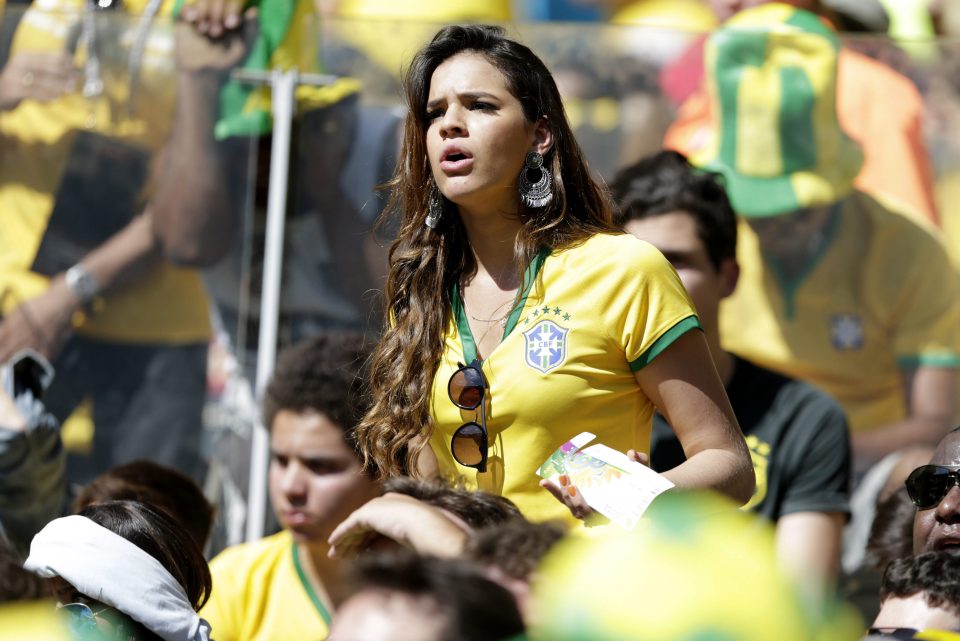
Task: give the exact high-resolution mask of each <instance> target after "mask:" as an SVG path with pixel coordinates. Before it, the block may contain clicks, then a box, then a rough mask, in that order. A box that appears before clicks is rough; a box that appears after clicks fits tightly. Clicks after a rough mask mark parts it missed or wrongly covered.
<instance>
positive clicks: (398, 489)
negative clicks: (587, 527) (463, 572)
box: [381, 476, 526, 528]
mask: <svg viewBox="0 0 960 641" xmlns="http://www.w3.org/2000/svg"><path fill="white" fill-rule="evenodd" d="M388 492H395V493H397V494H404V495H406V496H412V497H413V498H415V499H417V500H419V501H423V502H424V503H428V504H430V505H432V506H434V507H439V508H443V509H444V510H447V511H449V512H453V513H454V514H456V515H457V516H458V517H460V518H461V519H463V521H464V522H465V523H466V524H467V525H469V526H470V527H472V528H482V527H487V526H490V525H497V524H499V523H508V522H512V521H521V522H525V521H526V519H525V518H524V517H523V514H522V513H521V512H520V509H519V508H518V507H517V506H516V505H515V504H514V503H513V501H511V500H510V499H508V498H506V497H504V496H499V495H497V494H490V493H489V492H483V491H481V490H468V489H466V488H462V487H454V486H452V485H450V484H449V483H447V482H445V481H443V480H442V479H429V480H424V479H413V478H410V477H409V476H395V477H392V478H390V479H387V480H386V481H385V482H384V484H383V490H382V492H381V494H386V493H388Z"/></svg>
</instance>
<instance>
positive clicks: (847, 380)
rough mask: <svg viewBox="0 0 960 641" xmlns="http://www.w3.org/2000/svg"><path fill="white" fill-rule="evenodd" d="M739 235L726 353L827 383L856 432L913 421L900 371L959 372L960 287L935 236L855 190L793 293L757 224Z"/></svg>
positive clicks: (723, 325)
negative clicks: (921, 366)
mask: <svg viewBox="0 0 960 641" xmlns="http://www.w3.org/2000/svg"><path fill="white" fill-rule="evenodd" d="M739 234H740V235H739V239H738V247H737V258H738V260H739V262H740V268H741V272H740V281H739V283H738V285H737V289H736V292H735V293H734V294H733V296H731V297H730V298H728V299H726V300H725V301H724V302H723V304H722V305H721V309H720V335H721V336H722V337H723V344H724V348H725V349H728V350H730V351H732V352H735V353H737V354H740V355H742V356H743V357H744V358H747V359H749V360H751V361H753V362H755V363H757V364H759V365H761V366H764V367H768V368H770V369H773V370H777V371H780V372H783V373H785V374H787V375H790V376H793V377H795V378H799V379H803V380H806V381H808V382H810V383H812V384H814V385H816V386H818V387H820V388H821V389H822V390H824V391H825V392H827V393H828V394H830V395H832V396H833V397H834V398H835V399H837V401H839V402H840V404H841V406H842V407H843V409H844V411H845V412H846V413H847V417H848V419H849V421H850V427H851V429H852V430H853V431H865V430H869V429H871V428H873V427H877V426H880V425H883V424H886V423H889V422H891V421H896V420H899V419H902V418H904V416H905V415H906V407H905V406H904V401H903V385H902V381H901V369H900V364H905V365H910V364H916V363H917V362H920V363H926V364H932V365H944V366H951V367H956V366H958V365H960V282H958V276H957V272H956V271H955V269H954V268H953V266H952V265H951V263H950V259H949V258H948V256H947V253H946V251H945V249H944V247H943V244H942V242H941V241H940V239H939V236H937V235H936V232H935V231H933V230H931V229H925V228H923V227H921V226H919V225H917V224H916V223H913V222H911V221H909V220H908V219H907V218H906V217H904V216H901V215H899V214H895V213H892V212H890V211H888V210H886V209H883V208H882V207H881V206H880V205H879V204H877V203H876V201H874V200H872V199H870V198H869V197H867V196H865V195H863V194H860V193H856V194H854V195H853V196H851V197H850V198H848V199H847V200H846V201H844V204H843V206H842V208H841V209H840V210H839V211H838V212H837V214H836V218H835V227H834V229H833V231H832V235H831V236H829V237H828V238H827V239H826V240H825V242H826V243H827V245H826V249H825V251H824V253H823V254H822V256H820V258H819V259H818V260H816V261H815V262H814V263H813V264H812V265H811V266H810V268H809V271H808V272H807V273H806V274H805V276H804V277H803V278H802V279H801V280H800V281H799V283H795V284H794V285H793V287H792V288H791V287H790V285H789V284H787V283H784V282H782V281H781V279H780V278H779V277H778V276H777V272H776V266H775V264H774V263H772V262H771V261H769V260H764V258H763V257H762V256H761V253H760V249H759V246H758V241H757V236H756V235H755V234H754V233H753V231H752V230H751V228H750V226H749V225H748V224H746V223H741V225H740V230H739Z"/></svg>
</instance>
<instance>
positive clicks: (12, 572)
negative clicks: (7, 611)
mask: <svg viewBox="0 0 960 641" xmlns="http://www.w3.org/2000/svg"><path fill="white" fill-rule="evenodd" d="M46 596H47V589H46V586H45V585H44V583H43V580H42V579H40V578H39V577H38V576H37V575H35V574H32V573H30V572H27V571H26V570H24V569H23V557H21V556H20V555H19V554H17V550H16V549H15V548H14V547H13V545H12V544H11V543H10V542H9V541H8V540H6V539H5V538H3V537H2V536H0V604H2V603H8V602H10V601H35V600H37V599H42V598H44V597H46Z"/></svg>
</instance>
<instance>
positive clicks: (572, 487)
mask: <svg viewBox="0 0 960 641" xmlns="http://www.w3.org/2000/svg"><path fill="white" fill-rule="evenodd" d="M567 492H569V493H570V496H576V495H577V488H575V487H574V486H572V485H571V486H570V487H569V488H567Z"/></svg>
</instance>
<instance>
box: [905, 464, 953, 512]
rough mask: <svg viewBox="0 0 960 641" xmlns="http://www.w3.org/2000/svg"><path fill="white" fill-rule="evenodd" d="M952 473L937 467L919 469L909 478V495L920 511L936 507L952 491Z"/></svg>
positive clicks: (930, 466)
mask: <svg viewBox="0 0 960 641" xmlns="http://www.w3.org/2000/svg"><path fill="white" fill-rule="evenodd" d="M951 483H952V478H951V471H950V470H948V469H945V468H942V467H939V466H936V465H924V466H921V467H918V468H917V469H915V470H914V471H913V472H911V473H910V476H908V477H907V483H906V485H907V494H909V495H910V500H911V501H913V504H914V505H916V506H917V507H918V508H920V509H923V510H925V509H927V508H931V507H933V506H935V505H936V504H937V503H939V502H940V499H942V498H943V497H944V495H945V494H946V493H947V491H948V490H949V489H950V486H951Z"/></svg>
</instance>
